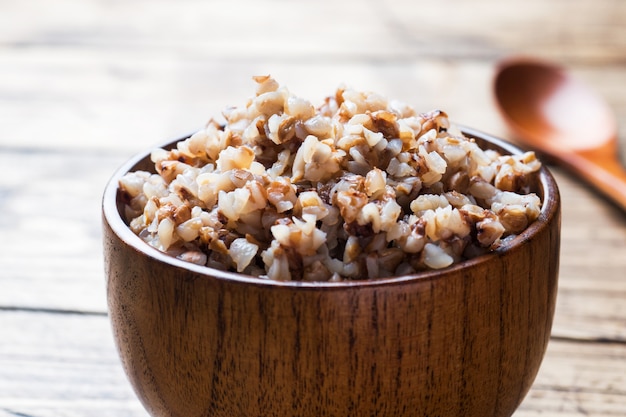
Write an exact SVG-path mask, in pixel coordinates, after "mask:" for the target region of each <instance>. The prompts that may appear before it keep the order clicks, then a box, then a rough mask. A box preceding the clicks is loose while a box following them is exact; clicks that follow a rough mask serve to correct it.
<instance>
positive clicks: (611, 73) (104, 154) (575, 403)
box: [0, 0, 626, 417]
mask: <svg viewBox="0 0 626 417" xmlns="http://www.w3.org/2000/svg"><path fill="white" fill-rule="evenodd" d="M520 54H521V55H529V56H534V57H539V58H544V59H549V60H551V61H555V62H556V63H559V64H562V65H564V66H566V67H568V68H569V69H570V70H571V71H572V72H573V73H574V74H575V75H576V76H578V77H580V78H581V79H583V80H584V81H586V82H587V83H589V84H590V85H591V86H592V87H593V88H594V89H596V90H597V91H598V92H599V93H600V94H602V95H603V96H604V97H605V98H606V99H607V101H608V102H609V104H610V106H611V107H612V109H613V110H614V112H615V114H616V116H617V119H618V121H619V122H620V124H619V125H620V126H619V129H620V142H621V145H622V146H621V151H620V152H621V155H622V156H625V155H626V2H625V1H624V0H511V1H500V0H439V1H420V0H411V1H409V0H364V1H356V0H346V1H336V0H335V1H331V0H316V1H302V0H291V1H286V0H256V1H252V0H221V1H210V0H204V1H202V0H178V1H174V0H154V1H147V0H52V1H44V0H19V1H16V0H0V169H2V173H1V174H0V417H6V416H17V415H20V416H21V415H33V416H34V415H38V416H39V415H42V416H43V415H46V416H47V415H50V416H52V415H56V416H75V415H90V416H95V415H111V416H113V415H115V416H124V415H145V413H144V412H143V410H142V409H141V406H140V405H139V404H138V403H137V401H136V400H135V398H134V396H133V395H132V393H131V391H130V388H129V386H128V384H127V382H126V380H125V378H124V376H123V374H122V371H121V367H120V366H119V363H118V361H117V357H116V355H115V351H114V347H113V346H112V341H111V340H110V335H109V328H108V324H107V321H106V299H105V283H104V273H103V268H102V255H101V229H100V227H101V226H100V199H101V195H102V191H103V188H104V186H105V184H106V182H107V180H108V178H109V177H110V176H111V174H112V173H113V171H114V170H115V169H116V168H117V167H118V166H119V165H120V164H122V163H123V162H124V161H125V160H127V159H128V158H129V157H130V156H132V155H133V154H134V153H136V152H138V151H140V150H143V149H145V148H148V147H151V146H153V145H155V144H157V143H160V142H163V141H165V140H167V139H172V138H176V137H180V136H182V135H185V134H188V133H191V132H193V131H194V130H196V129H197V128H199V127H200V126H202V125H203V124H204V123H205V121H206V120H208V119H209V118H210V117H212V116H215V115H219V114H220V111H221V109H223V108H224V107H226V106H229V105H239V104H243V103H244V102H245V100H246V99H247V98H248V97H250V96H251V95H252V94H253V93H254V83H253V82H252V79H251V77H252V76H253V75H261V74H271V75H272V76H274V77H275V78H276V79H277V80H278V81H279V82H280V83H281V84H282V85H286V86H288V87H289V89H290V90H291V91H293V92H294V93H296V94H298V95H301V96H304V97H307V98H309V99H311V100H312V101H313V102H314V103H318V102H321V100H322V99H323V98H324V97H325V96H327V95H330V94H333V93H334V91H335V89H336V88H337V87H338V86H339V85H341V84H342V83H345V84H347V85H350V86H352V87H354V88H357V89H360V90H371V91H376V92H378V93H381V94H383V95H385V96H388V97H392V98H397V99H400V100H403V101H405V102H407V103H410V104H411V105H413V107H415V108H416V109H418V110H420V111H428V110H431V109H435V108H438V109H442V110H444V111H446V112H447V113H448V114H449V115H450V117H451V119H452V120H453V121H455V122H458V123H462V124H464V125H468V126H472V127H474V128H477V129H479V130H482V131H485V132H488V133H491V134H494V135H497V136H501V137H504V138H505V139H508V140H511V141H515V137H513V136H512V135H511V134H510V132H509V131H508V130H507V128H506V126H505V125H504V124H503V121H502V120H501V119H500V117H499V115H498V113H497V111H496V107H495V105H494V101H493V96H492V90H491V83H492V77H493V71H494V65H495V63H496V62H497V61H498V60H499V59H502V58H504V57H507V56H510V55H520ZM554 172H555V175H556V176H557V180H558V181H559V184H560V185H561V188H562V194H563V202H564V213H563V214H564V221H563V256H562V267H561V271H562V273H561V287H562V290H561V293H560V298H559V307H558V311H557V319H556V321H555V340H557V342H556V343H557V344H556V346H557V350H558V352H556V353H554V354H553V356H554V357H553V358H552V361H551V362H550V363H551V364H552V365H551V366H552V368H548V369H547V371H546V372H547V373H545V374H542V375H544V376H540V379H539V382H538V383H539V388H538V390H537V391H533V393H531V395H530V399H529V401H531V402H530V403H528V402H525V403H524V405H523V407H522V408H521V409H520V414H519V415H520V416H530V415H539V414H541V410H542V407H547V408H546V409H547V410H552V411H547V413H548V414H546V415H559V416H566V415H567V416H571V415H583V414H585V415H587V414H591V415H626V408H624V409H622V408H621V407H626V379H624V378H625V377H623V376H622V377H620V376H619V375H622V374H621V372H622V370H624V369H626V368H623V366H624V365H621V366H622V368H620V367H619V366H620V365H616V364H619V363H623V362H624V361H625V360H626V348H624V346H625V345H624V344H626V308H625V307H624V303H625V302H626V300H625V299H626V281H625V280H624V279H623V278H624V272H623V271H624V270H625V269H624V268H626V261H625V257H624V253H625V252H624V251H625V250H626V216H624V214H623V213H622V212H621V211H619V210H617V209H616V208H614V207H612V206H611V205H610V204H608V203H607V202H606V201H604V200H603V199H600V198H598V196H597V195H596V194H595V193H594V192H592V191H590V190H589V189H588V188H586V187H585V186H584V185H581V184H580V183H579V182H578V181H577V180H576V179H575V178H573V177H571V176H570V175H568V174H567V173H565V172H563V171H562V170H561V169H560V168H559V167H554ZM591 278H593V280H591ZM1 338H4V340H2V339H1ZM567 340H574V341H577V342H580V341H581V340H582V341H592V342H593V341H598V340H608V341H609V342H610V346H611V349H613V347H614V348H615V349H616V350H611V351H609V352H604V353H602V355H604V356H602V357H603V358H606V357H611V355H612V357H613V358H614V359H615V358H621V359H620V361H621V362H620V361H617V362H615V361H614V362H610V361H609V362H607V363H606V368H607V369H608V371H606V372H608V373H609V374H610V375H609V376H607V377H606V378H608V381H607V380H606V379H602V378H603V377H602V374H600V376H598V377H597V378H598V380H599V381H600V382H598V384H599V385H589V384H591V382H588V381H587V382H584V383H582V382H576V381H580V379H585V378H587V379H588V377H592V376H593V375H595V374H589V372H592V371H591V370H590V365H589V363H587V362H582V365H575V364H571V363H564V362H559V361H565V359H562V358H564V356H567V355H570V354H571V352H575V351H577V350H578V347H579V345H577V344H574V345H566V344H563V345H559V344H558V343H559V342H558V341H561V342H565V341H567ZM3 342H4V343H3ZM559 349H560V350H559ZM563 352H565V353H563ZM581 360H582V359H581ZM598 360H600V359H598ZM597 363H600V362H597ZM601 363H605V362H601ZM567 366H569V367H567ZM576 366H579V367H578V368H577V367H576ZM581 369H582V370H581ZM585 372H587V373H585ZM611 372H613V373H611ZM623 374H626V372H624V373H623ZM559 375H560V376H559ZM541 378H543V379H541ZM37 381H39V382H37ZM559 384H560V385H559ZM577 384H578V385H577ZM559 387H560V389H561V391H562V392H565V394H561V395H560V396H559V394H557V393H558V391H559ZM563 387H565V388H563ZM572 387H573V388H572ZM581 387H582V388H581ZM570 389H571V390H578V391H579V392H584V393H587V394H585V395H587V396H586V397H585V395H583V394H580V395H578V394H577V395H578V397H576V398H575V399H572V398H574V394H571V395H570V393H569V391H568V390H570ZM542 390H543V391H542ZM581 390H582V391H581ZM594 390H595V392H596V394H593V392H594ZM602 390H604V391H602ZM611 390H612V391H611ZM598 392H601V394H602V395H600V394H598ZM589 393H591V394H589ZM579 397H580V398H579ZM581 398H582V399H581ZM532 401H535V402H532ZM585 401H587V402H585ZM606 401H609V404H614V409H613V408H611V407H612V406H603V405H602V404H606ZM581 402H582V403H583V405H584V406H585V407H588V409H587V411H589V410H591V411H592V412H591V413H583V412H582V411H580V410H581V408H580V407H579V406H580V404H581ZM594 406H595V407H596V408H593V407H594ZM559 407H560V408H559ZM577 407H579V408H577ZM589 407H590V408H589ZM606 407H609V408H608V411H606V410H607V408H606ZM559 409H560V410H561V411H560V412H557V411H558V410H559ZM96 410H98V411H96ZM563 410H565V411H563ZM576 410H579V411H580V413H579V414H576V413H578V412H579V411H576ZM582 410H583V411H584V407H583V408H582ZM621 411H624V413H622V414H620V412H621ZM35 412H36V413H37V414H36V413H35ZM605 412H606V413H607V414H605ZM26 413H32V414H26ZM559 413H561V414H559ZM568 413H569V414H568ZM594 413H595V414H594ZM613 413H614V414H613ZM542 415H543V414H542Z"/></svg>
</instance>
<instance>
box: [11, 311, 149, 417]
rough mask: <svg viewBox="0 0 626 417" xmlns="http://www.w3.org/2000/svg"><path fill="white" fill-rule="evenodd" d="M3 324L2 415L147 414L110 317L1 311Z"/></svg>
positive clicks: (123, 416)
mask: <svg viewBox="0 0 626 417" xmlns="http://www.w3.org/2000/svg"><path fill="white" fill-rule="evenodd" d="M0 328H1V329H2V339H3V340H2V343H1V344H0V416H3V417H4V415H8V416H12V417H15V416H35V415H36V416H42V417H48V416H49V417H52V416H68V417H69V416H93V417H114V416H121V417H135V416H137V417H139V416H144V417H145V416H146V415H147V414H146V412H145V411H144V410H143V408H142V406H141V405H140V403H139V401H138V400H137V399H136V397H135V395H134V393H133V392H132V389H131V388H130V385H129V383H128V381H127V380H126V377H125V375H124V373H123V371H122V368H121V364H120V362H119V359H118V357H117V351H116V350H115V348H114V345H113V340H112V336H111V330H110V327H109V323H108V319H107V317H106V316H104V315H77V314H48V313H38V312H23V311H2V310H0ZM2 413H4V414H2Z"/></svg>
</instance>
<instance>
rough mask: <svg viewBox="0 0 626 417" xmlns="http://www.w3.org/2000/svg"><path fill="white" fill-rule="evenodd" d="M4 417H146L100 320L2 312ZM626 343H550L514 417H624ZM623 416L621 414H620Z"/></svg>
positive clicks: (0, 400) (0, 396) (0, 398)
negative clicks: (7, 416)
mask: <svg viewBox="0 0 626 417" xmlns="http://www.w3.org/2000/svg"><path fill="white" fill-rule="evenodd" d="M0 328H2V329H3V343H2V344H0V416H2V417H4V415H3V414H2V413H4V414H6V415H9V416H13V417H15V416H19V415H33V416H34V415H37V416H42V417H48V416H50V417H52V416H55V417H58V416H85V415H89V416H90V417H113V416H122V417H125V416H128V417H135V416H137V417H139V416H145V415H146V413H145V411H144V410H143V408H142V407H141V405H140V404H139V402H138V400H137V399H136V398H135V395H134V393H133V392H132V389H131V388H130V385H129V384H128V382H127V380H126V377H125V375H124V373H123V371H122V368H121V365H120V363H119V359H118V357H117V352H116V350H115V348H114V345H113V342H112V338H111V331H110V328H109V323H108V318H107V317H106V316H103V315H77V314H49V313H42V312H24V311H0ZM625 410H626V344H624V343H598V344H596V343H576V342H572V341H568V340H558V339H556V340H552V341H551V342H550V345H549V347H548V352H547V354H546V357H545V359H544V362H543V364H542V367H541V369H540V371H539V375H538V376H537V379H536V381H535V384H534V385H533V387H532V389H531V391H530V393H529V394H528V396H527V398H526V399H525V400H524V402H523V403H522V405H521V407H520V409H519V410H518V412H517V413H516V414H515V416H516V417H527V416H536V415H539V414H540V413H543V414H542V415H548V416H555V417H560V416H574V415H591V416H621V415H623V412H624V411H625ZM620 413H621V414H620Z"/></svg>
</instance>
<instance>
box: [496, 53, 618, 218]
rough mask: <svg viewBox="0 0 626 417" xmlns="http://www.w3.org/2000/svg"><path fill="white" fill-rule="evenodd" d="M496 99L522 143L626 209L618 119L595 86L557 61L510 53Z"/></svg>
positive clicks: (501, 66)
mask: <svg viewBox="0 0 626 417" xmlns="http://www.w3.org/2000/svg"><path fill="white" fill-rule="evenodd" d="M493 88H494V95H495V99H496V104H497V106H498V108H499V110H500V113H501V114H502V116H503V118H504V120H505V122H506V123H507V124H508V126H509V127H510V128H511V130H512V131H513V132H514V133H515V134H516V136H517V139H518V140H519V141H520V142H523V143H524V144H526V145H528V146H529V147H531V148H533V149H535V150H537V151H538V152H540V153H543V154H545V155H548V156H549V157H551V158H552V159H553V160H554V161H555V162H557V163H559V164H561V165H563V166H564V167H566V168H568V169H570V170H571V171H573V172H574V173H575V174H577V175H578V176H579V177H581V178H582V179H584V180H585V181H587V182H588V183H589V184H591V185H592V186H594V187H596V188H597V189H598V190H599V191H601V192H602V193H603V194H604V195H605V196H606V197H608V198H610V199H611V200H613V201H614V202H615V203H616V204H617V205H619V206H620V207H621V208H622V209H624V210H626V171H625V170H624V168H623V166H622V165H621V163H620V161H619V158H618V142H617V122H616V120H615V117H614V114H613V112H612V111H611V108H610V107H609V105H608V104H607V103H606V102H605V101H604V100H603V99H602V97H600V96H599V95H598V94H597V93H596V92H595V91H593V90H592V89H591V88H589V87H588V86H587V85H585V84H583V83H582V82H581V81H579V80H577V79H576V78H575V77H573V76H572V75H571V74H569V73H568V72H567V71H566V70H565V69H564V68H561V67H559V66H558V65H555V64H552V63H549V62H545V61H541V60H538V59H532V58H523V57H521V58H509V59H506V60H503V61H501V62H500V63H499V64H498V65H497V67H496V75H495V77H494V86H493Z"/></svg>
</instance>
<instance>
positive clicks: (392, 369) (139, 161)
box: [103, 129, 560, 417]
mask: <svg viewBox="0 0 626 417" xmlns="http://www.w3.org/2000/svg"><path fill="white" fill-rule="evenodd" d="M464 131H465V133H466V134H467V135H468V136H472V137H475V138H477V140H478V141H479V142H481V144H482V146H487V147H491V148H495V149H499V150H500V151H502V152H505V153H519V152H520V151H519V150H518V149H516V148H514V147H513V146H511V145H510V144H507V143H505V142H502V141H500V140H498V139H496V138H493V137H489V136H487V135H484V134H482V133H480V132H476V131H473V130H471V129H464ZM149 165H150V162H149V153H148V152H146V153H143V154H141V155H138V156H137V157H135V158H134V159H132V160H131V161H129V162H128V163H127V164H126V165H124V166H123V167H122V168H121V169H120V170H119V171H118V172H117V173H116V174H115V175H114V176H113V178H112V179H111V182H110V183H109V185H108V186H107V188H106V190H105V193H104V198H103V222H104V258H105V270H106V279H107V297H108V307H109V313H110V319H111V323H112V327H113V333H114V338H115V342H116V344H117V348H118V350H119V354H120V357H121V359H122V363H123V366H124V369H125V371H126V373H127V375H128V378H129V380H130V382H131V384H132V386H133V387H134V389H135V392H136V393H137V395H138V397H139V399H140V400H141V402H142V403H143V405H144V406H145V408H146V409H147V410H148V411H149V413H150V414H151V415H153V416H180V417H195V416H224V417H234V416H263V417H270V416H277V417H287V416H312V417H313V416H315V417H320V416H341V417H346V416H359V417H360V416H394V417H398V416H430V417H434V416H446V417H449V416H463V417H472V416H475V417H485V416H493V417H503V416H507V417H508V416H510V415H511V414H512V413H513V412H514V410H515V409H516V408H517V406H518V405H519V404H520V402H521V401H522V399H523V398H524V396H525V395H526V393H527V391H528V390H529V388H530V386H531V384H532V383H533V380H534V378H535V376H536V374H537V371H538V369H539V365H540V363H541V361H542V358H543V355H544V352H545V349H546V345H547V343H548V339H549V337H550V330H551V326H552V318H553V314H554V308H555V298H556V291H557V276H558V265H559V246H560V200H559V193H558V189H557V185H556V183H555V181H554V179H553V177H552V176H551V175H550V173H549V172H548V171H547V169H546V168H543V169H542V171H541V175H540V182H539V184H538V186H537V190H536V192H537V193H538V194H539V195H540V197H541V198H542V200H543V208H542V212H541V215H540V216H539V218H538V220H537V221H536V222H534V223H533V224H532V225H530V227H528V229H527V230H526V231H524V232H523V233H522V234H520V235H519V236H518V237H516V238H515V239H514V241H513V242H512V243H511V244H510V246H508V247H507V248H506V249H504V250H498V251H496V252H494V253H490V254H488V255H484V256H481V257H479V258H475V259H472V260H469V261H465V262H462V263H459V264H456V265H453V266H452V267H449V268H447V269H445V270H439V271H429V272H424V273H419V274H416V275H412V276H405V277H398V278H387V279H381V280H375V281H352V282H333V283H326V282H324V283H303V282H275V281H268V280H264V279H259V278H254V277H249V276H244V275H239V274H235V273H226V272H221V271H218V270H213V269H210V268H206V267H200V266H197V265H192V264H189V263H185V262H183V261H180V260H178V259H175V258H173V257H170V256H168V255H165V254H163V253H161V252H159V251H157V250H156V249H154V248H152V247H150V246H148V245H147V244H146V243H144V242H143V241H141V240H140V239H139V238H138V237H137V236H135V235H134V234H133V232H132V231H131V230H130V229H129V228H128V226H127V225H126V223H125V222H124V221H123V219H122V217H121V216H120V210H121V202H120V201H119V199H118V186H117V184H118V180H119V178H120V177H121V176H122V175H123V174H124V173H126V172H128V171H131V170H136V169H148V167H149Z"/></svg>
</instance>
